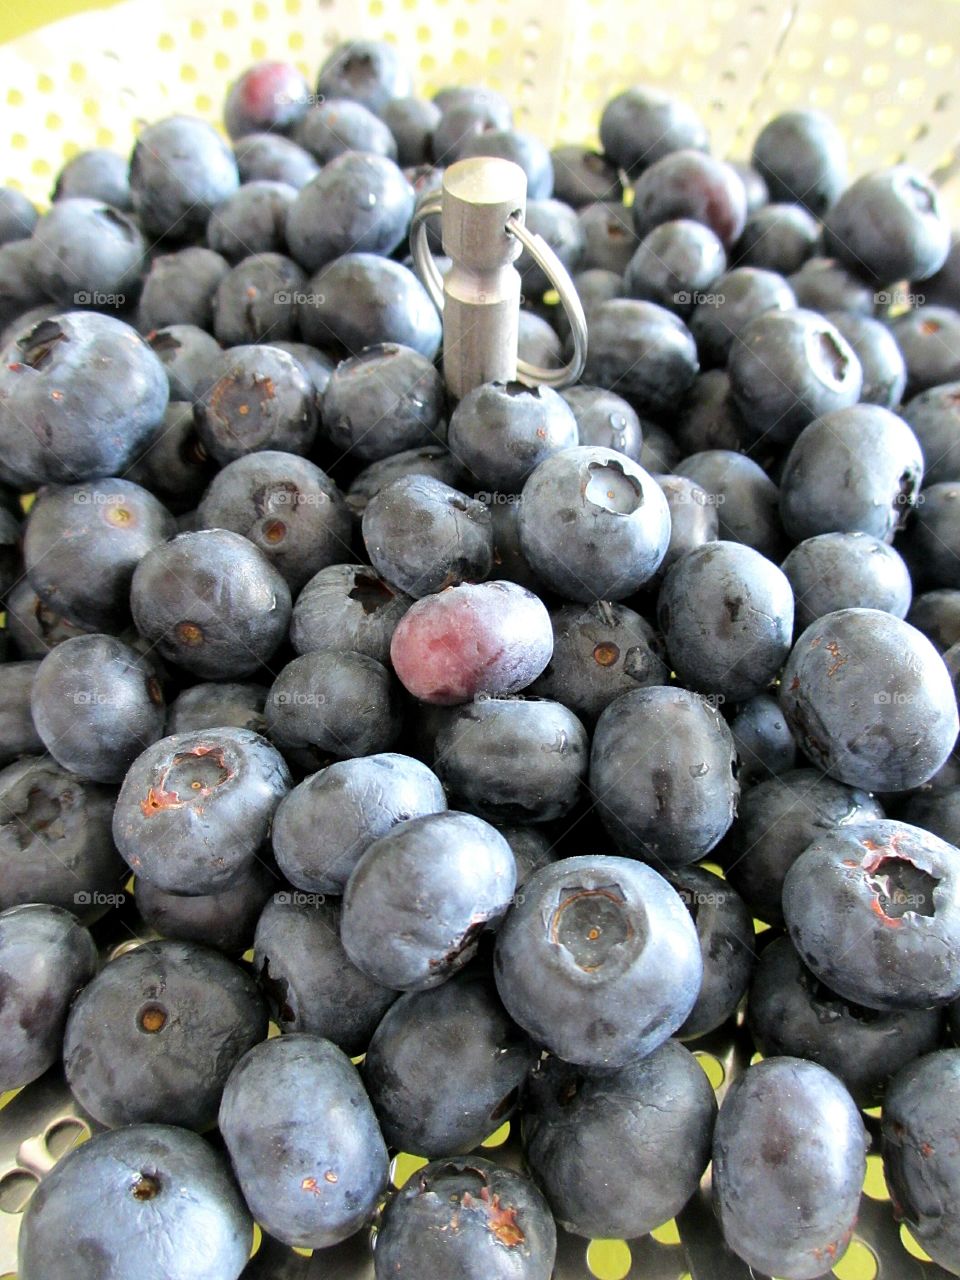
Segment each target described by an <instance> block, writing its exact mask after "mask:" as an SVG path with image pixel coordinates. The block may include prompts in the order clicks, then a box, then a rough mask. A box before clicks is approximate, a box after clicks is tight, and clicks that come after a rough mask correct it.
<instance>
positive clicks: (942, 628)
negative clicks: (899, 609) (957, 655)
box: [907, 589, 960, 653]
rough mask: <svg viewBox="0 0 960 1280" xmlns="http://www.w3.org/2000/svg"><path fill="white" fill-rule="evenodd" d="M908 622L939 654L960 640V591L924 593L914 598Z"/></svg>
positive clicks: (948, 590)
mask: <svg viewBox="0 0 960 1280" xmlns="http://www.w3.org/2000/svg"><path fill="white" fill-rule="evenodd" d="M907 621H908V622H909V623H910V625H911V626H912V627H916V628H917V630H918V631H921V632H922V633H923V634H924V635H925V636H926V637H927V639H928V640H930V642H931V643H932V644H933V646H934V648H935V649H936V650H937V652H938V653H945V652H946V651H947V649H949V648H950V646H951V645H954V644H956V643H957V641H958V640H960V591H956V590H950V589H947V590H940V591H924V592H923V594H922V595H918V596H914V598H913V604H912V605H911V606H910V612H909V613H908V614H907Z"/></svg>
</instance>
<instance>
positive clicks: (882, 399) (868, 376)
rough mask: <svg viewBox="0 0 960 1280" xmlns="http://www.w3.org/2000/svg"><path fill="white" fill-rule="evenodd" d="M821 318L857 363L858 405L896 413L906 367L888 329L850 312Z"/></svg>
mask: <svg viewBox="0 0 960 1280" xmlns="http://www.w3.org/2000/svg"><path fill="white" fill-rule="evenodd" d="M825 318H826V319H827V320H829V321H830V323H831V324H832V325H834V326H835V328H837V329H838V330H839V331H840V333H841V334H842V336H843V337H844V338H845V339H846V340H847V342H849V344H850V346H851V347H852V348H853V351H854V354H855V355H856V357H857V359H858V360H859V361H860V368H861V370H862V372H863V386H862V387H861V389H860V403H861V404H877V405H879V406H880V408H881V409H896V408H897V407H898V406H899V404H900V401H901V400H902V399H903V393H904V390H905V389H906V385H907V366H906V364H905V363H904V359H903V356H902V354H901V352H900V348H899V347H898V346H897V340H896V339H895V338H894V336H893V334H892V333H891V332H890V330H889V328H888V327H887V326H886V325H885V324H882V323H881V322H880V321H879V320H874V319H872V317H870V316H865V315H858V314H857V313H856V312H854V311H828V312H827V313H826V317H825Z"/></svg>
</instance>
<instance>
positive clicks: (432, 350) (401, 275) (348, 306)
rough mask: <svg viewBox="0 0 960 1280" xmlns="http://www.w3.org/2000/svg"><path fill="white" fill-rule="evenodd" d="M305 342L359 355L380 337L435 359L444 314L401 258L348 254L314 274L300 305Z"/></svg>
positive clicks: (299, 314)
mask: <svg viewBox="0 0 960 1280" xmlns="http://www.w3.org/2000/svg"><path fill="white" fill-rule="evenodd" d="M297 313H298V318H299V321H300V331H301V334H302V336H303V340H304V341H305V342H309V343H310V344H311V345H312V346H315V347H322V348H323V349H325V350H327V349H330V348H334V349H337V350H345V351H346V353H347V354H348V355H359V354H360V352H361V351H362V350H363V348H364V347H369V346H372V345H373V344H374V343H378V342H396V343H398V344H400V345H401V346H407V347H413V349H414V350H415V351H419V352H420V354H421V355H424V356H426V357H427V359H428V360H432V359H433V358H434V356H435V355H436V354H437V351H438V350H439V348H440V338H441V326H440V317H439V315H438V314H437V310H436V308H435V307H434V305H433V303H432V302H431V301H430V297H429V295H428V294H427V291H426V290H425V289H424V287H423V285H422V284H421V283H420V281H419V280H418V279H417V277H416V276H415V275H414V274H413V272H412V271H408V270H407V268H406V267H404V266H401V264H400V263H399V262H393V261H391V260H389V259H387V258H382V257H379V256H378V255H377V254H374V253H345V254H344V255H343V256H342V257H340V258H336V259H334V261H333V262H329V263H328V264H327V265H326V266H325V267H321V269H320V270H319V271H318V272H317V274H316V275H315V276H313V277H312V278H311V280H310V281H309V283H308V285H307V300H306V301H305V302H303V303H301V304H300V305H299V307H298V310H297Z"/></svg>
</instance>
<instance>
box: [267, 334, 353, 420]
mask: <svg viewBox="0 0 960 1280" xmlns="http://www.w3.org/2000/svg"><path fill="white" fill-rule="evenodd" d="M267 345H268V346H271V347H279V348H280V350H281V351H286V353H287V355H291V356H293V358H294V360H296V361H297V362H298V363H299V364H300V365H302V366H303V371H304V373H305V374H306V375H307V377H308V378H309V379H310V381H311V383H312V384H313V391H314V400H315V401H316V405H317V412H318V413H319V412H320V404H321V401H322V400H323V393H324V391H326V389H327V383H328V382H329V381H330V377H331V375H332V374H333V371H334V369H335V368H336V367H337V362H336V360H335V359H334V358H333V356H328V355H326V353H325V352H323V351H318V350H317V348H316V347H311V346H308V345H307V344H306V343H305V342H288V341H287V340H286V339H285V338H280V339H274V338H271V340H270V342H269V343H268V344H267Z"/></svg>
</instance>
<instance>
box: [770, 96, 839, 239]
mask: <svg viewBox="0 0 960 1280" xmlns="http://www.w3.org/2000/svg"><path fill="white" fill-rule="evenodd" d="M751 163H752V164H753V167H754V168H755V169H756V170H757V172H758V173H760V174H761V176H762V177H763V178H764V180H765V182H766V184H767V188H768V190H769V192H770V199H771V200H772V201H783V202H784V203H787V204H798V205H802V206H803V208H805V209H808V210H809V211H810V213H812V214H813V215H814V216H815V217H818V218H819V217H822V216H823V214H824V213H826V212H827V210H828V209H830V208H831V206H832V205H834V204H836V202H837V199H838V198H839V196H840V193H841V192H842V191H843V189H844V187H845V185H846V181H847V148H846V145H845V143H844V140H843V135H842V134H841V132H840V130H839V129H838V128H837V126H836V125H835V124H834V123H833V121H832V120H831V119H830V118H829V117H828V116H825V115H822V114H821V113H820V112H819V111H809V110H805V111H783V112H781V113H780V115H778V116H774V117H773V119H772V120H770V121H768V122H767V124H765V125H764V127H763V128H762V129H761V130H760V132H759V134H758V135H757V139H756V141H755V142H754V144H753V156H752V158H751Z"/></svg>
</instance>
